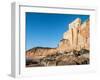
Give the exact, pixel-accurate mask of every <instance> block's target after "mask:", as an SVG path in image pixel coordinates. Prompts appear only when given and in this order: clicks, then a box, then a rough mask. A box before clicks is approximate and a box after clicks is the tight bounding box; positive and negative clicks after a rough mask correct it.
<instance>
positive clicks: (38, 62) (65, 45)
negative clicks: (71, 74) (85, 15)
mask: <svg viewBox="0 0 100 80" xmlns="http://www.w3.org/2000/svg"><path fill="white" fill-rule="evenodd" d="M89 28H90V21H89V20H87V21H85V22H83V23H82V22H81V19H80V18H77V19H76V20H74V21H73V22H72V23H70V24H69V29H68V30H67V31H66V32H65V33H64V34H63V38H62V39H61V40H60V42H59V45H58V47H57V48H46V47H36V48H33V49H30V50H28V51H26V65H27V66H49V65H64V64H66V65H67V64H72V65H73V64H88V63H89V49H90V40H89V39H90V32H89ZM31 64H32V65H31Z"/></svg>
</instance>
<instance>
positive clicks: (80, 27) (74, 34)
mask: <svg viewBox="0 0 100 80" xmlns="http://www.w3.org/2000/svg"><path fill="white" fill-rule="evenodd" d="M89 23H90V21H89V20H87V21H86V22H84V23H82V24H81V20H80V19H79V18H78V19H76V20H75V21H73V22H72V23H70V24H69V25H70V26H69V30H68V31H67V32H65V33H64V35H63V39H62V40H61V41H60V43H59V47H58V48H59V51H62V50H63V51H67V52H68V51H72V50H78V51H80V50H81V49H87V50H89V48H90V32H89V26H90V24H89Z"/></svg>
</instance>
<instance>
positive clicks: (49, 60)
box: [26, 49, 90, 67]
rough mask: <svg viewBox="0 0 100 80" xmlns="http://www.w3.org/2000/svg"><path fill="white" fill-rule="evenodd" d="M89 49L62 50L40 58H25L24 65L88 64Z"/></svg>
mask: <svg viewBox="0 0 100 80" xmlns="http://www.w3.org/2000/svg"><path fill="white" fill-rule="evenodd" d="M89 61H90V58H89V51H88V50H85V49H81V50H80V51H76V50H74V51H72V52H63V53H56V54H53V55H49V56H46V57H43V58H40V59H26V67H39V66H60V65H62V66H63V65H85V64H89Z"/></svg>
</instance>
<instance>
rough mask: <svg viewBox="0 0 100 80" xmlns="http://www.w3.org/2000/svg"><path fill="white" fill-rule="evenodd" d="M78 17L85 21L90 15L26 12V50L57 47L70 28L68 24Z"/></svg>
mask: <svg viewBox="0 0 100 80" xmlns="http://www.w3.org/2000/svg"><path fill="white" fill-rule="evenodd" d="M76 18H81V20H82V22H84V21H85V20H87V19H88V18H89V15H75V14H50V13H33V12H26V50H28V49H31V48H33V47H51V48H55V47H57V45H58V43H59V41H60V40H61V39H62V37H63V33H64V32H65V31H67V30H68V24H69V23H71V22H72V21H73V20H75V19H76Z"/></svg>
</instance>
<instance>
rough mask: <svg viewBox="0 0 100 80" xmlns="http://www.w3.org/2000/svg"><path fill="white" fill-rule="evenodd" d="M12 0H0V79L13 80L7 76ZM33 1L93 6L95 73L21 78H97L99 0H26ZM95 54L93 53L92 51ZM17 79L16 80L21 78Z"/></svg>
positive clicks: (99, 66) (77, 79)
mask: <svg viewBox="0 0 100 80" xmlns="http://www.w3.org/2000/svg"><path fill="white" fill-rule="evenodd" d="M13 1H14V0H1V1H0V80H14V79H13V78H12V77H10V76H9V74H10V70H11V69H10V67H11V66H10V64H11V62H10V61H11V59H10V58H11V2H13ZM16 1H25V0H16ZM27 1H34V3H43V2H44V3H46V4H48V5H49V4H50V5H51V4H52V5H62V6H66V5H68V4H72V5H76V6H77V5H78V6H82V5H85V6H87V7H89V6H94V7H96V9H97V15H96V16H97V24H96V25H97V26H94V28H96V29H97V33H98V34H97V37H96V40H97V41H96V42H95V45H96V49H97V53H96V54H98V57H97V58H98V64H97V65H98V66H97V73H91V74H88V73H87V74H86V73H83V74H65V75H61V76H57V75H54V76H46V77H38V78H37V77H31V78H21V79H22V80H99V79H100V77H99V74H100V58H99V57H100V49H99V48H100V47H99V46H100V31H99V30H100V22H99V21H100V4H99V3H100V1H99V0H27ZM94 54H95V53H94ZM21 79H18V80H21Z"/></svg>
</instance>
